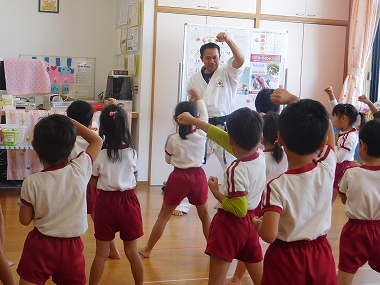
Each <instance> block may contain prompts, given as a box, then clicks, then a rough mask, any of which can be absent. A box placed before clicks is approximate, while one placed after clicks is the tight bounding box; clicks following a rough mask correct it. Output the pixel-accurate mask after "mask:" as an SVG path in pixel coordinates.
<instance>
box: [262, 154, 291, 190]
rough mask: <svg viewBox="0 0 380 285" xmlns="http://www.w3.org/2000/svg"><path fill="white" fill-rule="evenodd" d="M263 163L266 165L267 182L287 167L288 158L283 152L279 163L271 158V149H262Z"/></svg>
mask: <svg viewBox="0 0 380 285" xmlns="http://www.w3.org/2000/svg"><path fill="white" fill-rule="evenodd" d="M264 154H265V165H266V170H265V174H266V182H267V183H268V182H269V181H271V180H272V179H273V178H277V177H278V176H280V175H281V174H283V173H284V172H285V171H286V170H287V169H288V159H287V157H286V154H285V152H283V156H282V159H281V161H280V162H279V163H277V161H276V160H275V159H274V158H273V156H272V153H271V150H264Z"/></svg>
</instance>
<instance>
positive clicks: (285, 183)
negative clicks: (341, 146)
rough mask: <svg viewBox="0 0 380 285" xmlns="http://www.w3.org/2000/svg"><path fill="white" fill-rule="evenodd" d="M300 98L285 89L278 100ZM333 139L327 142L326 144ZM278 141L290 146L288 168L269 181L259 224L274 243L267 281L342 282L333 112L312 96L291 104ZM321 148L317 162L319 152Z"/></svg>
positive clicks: (268, 253) (274, 96)
mask: <svg viewBox="0 0 380 285" xmlns="http://www.w3.org/2000/svg"><path fill="white" fill-rule="evenodd" d="M297 99H298V98H297V97H296V96H294V95H291V94H290V93H289V92H287V91H286V90H284V89H277V90H276V91H275V92H274V93H273V94H272V101H273V102H275V103H277V104H288V103H290V102H292V101H295V100H297ZM326 141H327V145H325V143H326ZM278 144H279V145H280V146H284V149H285V152H286V155H287V158H288V170H287V171H286V172H285V173H284V174H282V175H281V176H279V177H278V178H275V179H273V180H272V181H270V182H269V183H268V184H267V189H266V191H265V192H264V198H263V200H262V201H263V212H264V214H263V218H262V220H259V219H254V220H253V223H254V225H255V228H256V229H257V231H258V233H259V235H260V237H261V238H262V239H263V240H264V241H266V242H268V243H271V244H270V245H269V248H268V249H267V251H266V253H265V257H264V273H263V278H262V282H261V284H262V285H267V284H278V282H279V280H281V284H292V285H297V284H310V285H313V284H318V285H319V284H324V285H331V284H336V282H337V281H336V272H335V264H334V257H333V254H332V249H331V245H330V243H329V242H328V240H327V239H326V233H327V232H328V231H329V229H330V226H331V209H332V204H331V196H332V193H331V191H332V184H333V180H334V170H335V164H336V156H335V154H334V151H333V148H332V147H333V145H334V135H333V131H332V126H331V123H330V121H329V114H328V112H327V111H326V109H325V108H324V107H323V105H322V104H321V103H319V102H317V101H314V100H311V99H302V100H299V101H296V102H293V103H290V104H289V105H288V106H287V107H286V108H285V109H284V110H283V111H282V113H281V115H280V118H279V133H278ZM317 150H320V153H319V156H318V158H317V160H313V157H314V155H315V152H316V151H317Z"/></svg>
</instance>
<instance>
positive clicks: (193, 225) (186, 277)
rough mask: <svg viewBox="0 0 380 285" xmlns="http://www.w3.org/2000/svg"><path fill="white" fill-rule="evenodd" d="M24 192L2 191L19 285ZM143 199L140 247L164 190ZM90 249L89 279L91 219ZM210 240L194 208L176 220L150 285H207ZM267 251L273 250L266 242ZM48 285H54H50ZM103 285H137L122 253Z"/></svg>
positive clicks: (371, 278) (149, 269)
mask: <svg viewBox="0 0 380 285" xmlns="http://www.w3.org/2000/svg"><path fill="white" fill-rule="evenodd" d="M18 193H19V190H17V189H12V190H10V189H0V198H1V199H2V208H3V213H4V217H5V233H6V238H5V255H6V258H7V259H8V260H11V261H13V262H14V263H15V265H14V266H12V267H11V270H12V272H13V276H14V278H15V280H16V284H18V280H19V277H18V275H17V273H16V268H17V264H18V261H19V259H20V256H21V252H22V247H23V243H24V240H25V237H26V235H27V233H28V232H29V231H30V230H31V229H32V227H33V226H32V225H30V226H28V227H25V226H22V225H21V224H20V223H19V221H18V211H19V207H18V206H17V199H18ZM137 196H138V198H139V200H140V203H141V209H142V215H143V222H144V231H145V235H144V236H143V237H142V238H140V239H139V241H138V244H139V246H144V245H145V243H146V241H147V239H148V237H149V234H150V231H151V229H152V227H153V224H154V222H155V221H156V217H157V214H158V212H159V210H160V207H161V203H162V195H161V189H160V187H148V186H141V185H139V186H138V188H137ZM214 204H215V199H214V198H213V196H212V194H211V193H210V195H209V208H210V214H211V215H212V216H213V215H214V213H215V210H214V209H213V205H214ZM346 220H347V219H346V217H345V216H344V208H343V205H342V204H341V203H340V201H338V200H337V201H336V202H335V204H334V208H333V225H332V227H331V231H330V232H329V234H328V239H329V240H330V242H331V244H332V247H333V253H334V257H335V260H336V262H337V257H338V245H339V235H340V231H341V229H342V226H343V225H344V223H345V222H346ZM83 242H84V244H85V250H84V254H85V257H86V268H87V270H86V272H87V276H88V274H89V270H90V267H91V264H92V261H93V258H94V253H95V239H94V237H93V225H92V222H91V219H89V230H88V231H87V232H86V233H85V235H84V236H83ZM117 245H118V248H119V251H120V252H121V253H122V242H121V241H120V239H119V238H118V239H117ZM205 245H206V241H205V239H204V237H203V234H202V229H201V223H200V221H199V219H198V217H197V214H196V209H195V208H194V207H192V208H191V209H190V212H189V214H187V215H185V216H183V217H175V216H172V218H171V219H170V221H169V223H168V225H167V227H166V229H165V232H164V235H163V237H162V239H161V240H160V241H159V242H158V243H157V245H156V247H155V248H154V250H153V252H152V257H151V258H150V259H143V263H144V270H145V272H144V284H167V285H174V284H175V285H202V284H207V276H208V266H209V258H208V256H207V255H205V254H204V249H205ZM262 246H263V249H264V250H266V248H267V247H268V246H267V244H266V243H264V242H262ZM235 264H236V262H235V261H234V262H233V263H232V266H231V267H230V270H229V272H228V276H232V274H233V271H234V268H235ZM46 284H53V282H51V281H50V280H49V281H48V282H47V283H46ZM100 284H106V285H114V284H118V285H119V284H134V283H133V279H132V276H131V272H130V269H129V263H128V260H127V259H126V257H125V255H124V254H122V258H121V259H120V260H112V259H109V260H108V261H107V263H106V266H105V270H104V274H103V277H102V280H101V282H100ZM242 284H243V285H247V284H253V282H252V281H251V280H250V278H249V277H248V276H246V277H244V280H243V283H242ZM354 284H365V285H375V284H377V285H378V284H380V274H379V273H376V272H374V271H373V270H372V269H370V268H369V267H368V265H365V266H364V267H363V268H361V269H360V270H359V271H358V273H357V275H356V276H355V279H354Z"/></svg>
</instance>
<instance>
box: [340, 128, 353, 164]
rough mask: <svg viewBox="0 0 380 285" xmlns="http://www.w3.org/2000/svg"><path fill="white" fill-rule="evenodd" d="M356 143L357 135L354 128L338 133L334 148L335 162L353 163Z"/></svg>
mask: <svg viewBox="0 0 380 285" xmlns="http://www.w3.org/2000/svg"><path fill="white" fill-rule="evenodd" d="M358 142H359V135H358V131H357V130H356V129H355V128H354V129H352V130H350V131H347V132H340V133H339V135H338V141H337V145H336V146H335V153H336V156H337V162H338V163H342V162H343V161H353V160H354V155H355V149H356V146H357V145H358Z"/></svg>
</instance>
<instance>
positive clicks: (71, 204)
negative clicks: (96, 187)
mask: <svg viewBox="0 0 380 285" xmlns="http://www.w3.org/2000/svg"><path fill="white" fill-rule="evenodd" d="M91 170H92V158H91V157H90V155H88V154H87V153H85V152H82V153H81V154H80V155H79V156H78V157H77V158H75V159H73V160H71V161H70V162H69V163H68V164H63V165H59V166H55V167H52V168H48V169H44V170H42V172H38V173H34V174H32V175H29V176H28V177H26V178H25V180H24V182H23V183H22V186H21V193H20V201H21V203H22V204H24V205H26V206H32V207H33V209H34V226H35V227H36V228H37V229H38V231H39V232H41V233H42V234H44V235H47V236H52V237H61V238H71V237H78V236H80V235H82V234H84V233H85V232H86V230H87V228H88V225H87V208H86V187H87V184H88V181H89V180H90V177H91Z"/></svg>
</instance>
